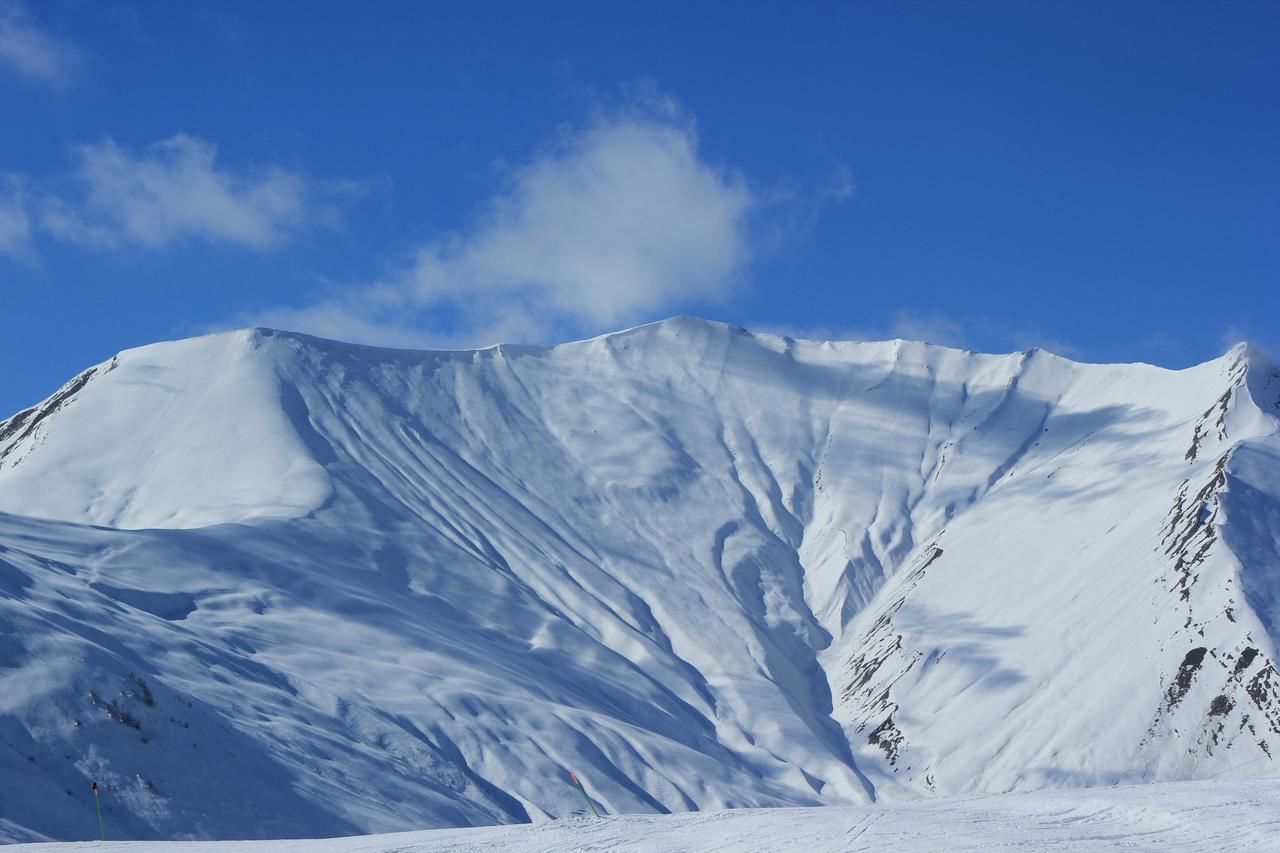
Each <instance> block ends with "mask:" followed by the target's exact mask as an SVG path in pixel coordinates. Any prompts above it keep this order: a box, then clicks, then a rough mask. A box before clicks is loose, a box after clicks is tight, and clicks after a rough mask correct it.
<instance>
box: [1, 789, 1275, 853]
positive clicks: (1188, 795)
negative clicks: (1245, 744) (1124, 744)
mask: <svg viewBox="0 0 1280 853" xmlns="http://www.w3.org/2000/svg"><path fill="white" fill-rule="evenodd" d="M1278 836H1280V778H1278V777H1276V776H1274V775H1273V776H1271V777H1270V778H1268V779H1254V780H1248V781H1228V782H1216V783H1215V782H1176V783H1165V784H1152V785H1140V786H1133V787H1121V788H1104V789H1087V790H1075V791H1053V792H1036V793H1026V794H1001V795H996V796H987V797H979V798H955V799H935V800H923V801H917V802H912V803H900V804H897V805H893V806H889V807H880V808H877V807H849V806H829V807H826V808H816V809H815V808H808V809H740V810H736V811H718V812H692V813H683V814H673V815H627V816H621V817H606V818H603V819H600V820H596V819H594V818H591V817H570V818H566V819H563V820H559V821H555V822H553V823H546V824H542V825H541V826H528V825H523V826H501V827H491V828H481V829H437V830H432V831H428V832H404V833H396V834H392V835H371V836H363V837H356V838H334V839H325V840H317V839H308V840H305V841H231V842H217V841H215V842H187V843H172V842H170V843H163V842H114V843H112V842H108V843H105V844H103V843H81V844H31V845H20V846H19V847H16V848H14V849H15V851H18V850H22V851H28V853H70V851H74V850H102V851H114V852H115V853H159V851H160V850H161V849H163V850H173V851H177V853H265V851H268V850H269V851H279V853H492V851H504V850H506V851H521V853H564V851H585V850H599V851H604V850H620V851H627V850H643V851H647V852H648V853H665V852H666V851H670V853H683V851H690V850H698V851H760V850H805V851H815V853H820V851H831V853H857V851H868V853H871V852H872V851H894V853H938V851H943V850H946V851H989V850H1037V851H1052V850H1061V851H1070V853H1107V851H1134V850H1148V851H1161V853H1178V851H1197V853H1209V851H1222V853H1248V851H1259V853H1262V852H1263V851H1267V852H1268V853H1270V851H1274V850H1276V839H1277V837H1278Z"/></svg>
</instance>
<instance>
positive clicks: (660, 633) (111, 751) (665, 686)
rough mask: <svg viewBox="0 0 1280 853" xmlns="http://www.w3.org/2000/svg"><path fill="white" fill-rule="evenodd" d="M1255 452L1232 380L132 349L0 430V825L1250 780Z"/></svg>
mask: <svg viewBox="0 0 1280 853" xmlns="http://www.w3.org/2000/svg"><path fill="white" fill-rule="evenodd" d="M1278 419H1280V370H1277V368H1276V367H1275V365H1273V364H1271V363H1270V362H1268V361H1267V360H1266V359H1265V358H1264V357H1262V356H1261V355H1260V354H1259V353H1257V352H1254V351H1251V350H1249V349H1248V348H1247V347H1244V346H1240V347H1236V348H1233V349H1232V350H1231V351H1230V352H1228V353H1227V354H1226V355H1224V356H1223V357H1222V358H1219V359H1216V360H1214V361H1211V362H1207V363H1205V364H1203V365H1200V366H1198V367H1194V368H1191V369H1189V370H1183V371H1169V370H1163V369H1160V368H1156V367H1151V366H1148V365H1089V364H1078V363H1074V362H1071V361H1067V360H1065V359H1062V358H1059V357H1057V356H1054V355H1052V354H1050V353H1047V352H1043V351H1038V350H1032V351H1029V352H1025V353H1017V354H1013V355H982V354H975V353H969V352H962V351H957V350H952V349H946V348H942V347H935V346H930V345H927V344H920V343H913V342H908V341H888V342H879V343H854V342H830V343H827V342H813V341H797V340H792V339H789V338H783V337H776V336H770V335H754V334H751V333H748V332H746V331H745V330H743V329H740V328H737V327H732V326H725V325H721V324H715V323H709V322H705V321H701V320H696V319H692V318H676V319H672V320H669V321H665V322H662V323H657V324H654V325H650V326H644V327H640V328H637V329H632V330H629V331H625V332H620V333H617V334H612V335H606V336H603V337H601V338H597V339H593V340H590V341H583V342H579V343H573V344H565V345H562V346H558V347H552V348H534V347H512V346H499V347H494V348H490V349H485V350H479V351H474V352H410V351H400V350H384V349H373V348H366V347H358V346H352V345H347V344H339V343H334V342H330V341H323V340H318V339H314V338H309V337H306V336H303V335H296V334H290V333H283V332H273V331H269V330H260V329H259V330H246V331H239V332H232V333H226V334H220V335H213V336H208V337H204V338H197V339H193V340H187V341H179V342H174V343H166V344H157V345H155V346H150V347H144V348H141V349H137V350H130V351H127V352H124V353H121V354H120V355H118V356H117V357H116V358H114V359H112V360H110V361H109V362H107V363H104V364H102V365H98V366H97V367H94V368H91V369H89V370H87V371H85V372H84V373H82V374H80V375H79V376H77V377H75V378H74V379H73V380H72V381H71V382H70V383H68V385H67V386H65V387H64V388H63V389H61V390H60V391H59V392H58V393H56V394H55V395H54V396H52V397H50V398H49V399H48V400H47V401H45V402H44V403H42V404H40V405H39V406H36V407H35V408H33V409H30V410H27V411H25V412H20V413H18V414H17V415H15V416H14V417H12V418H10V419H9V420H7V421H4V422H0V687H2V689H0V739H2V741H3V744H4V748H0V772H2V773H3V774H4V778H5V779H6V780H20V783H21V784H10V785H9V786H8V789H7V790H6V793H5V796H4V797H3V798H0V835H4V836H7V837H10V838H13V839H42V838H53V839H59V838H75V837H89V836H92V835H93V834H94V832H95V831H96V822H95V819H94V817H93V811H92V800H91V797H90V794H89V790H88V783H89V780H90V779H97V780H98V781H99V782H100V783H101V784H103V785H104V787H105V791H106V799H105V801H104V805H105V807H106V809H107V820H108V823H109V824H110V825H111V826H112V827H113V828H114V832H113V834H114V835H115V836H116V837H138V838H179V837H193V838H207V837H214V838H217V837H222V838H225V837H307V836H317V835H332V834H347V833H357V832H387V831H395V830H402V829H411V828H422V827H431V826H459V825H478V824H486V823H508V822H521V821H529V820H532V821H542V820H546V819H548V818H551V817H558V816H563V815H566V814H571V813H572V812H574V811H575V810H577V809H580V808H581V807H582V802H581V799H580V797H579V795H578V793H577V792H576V791H575V790H574V789H573V788H571V787H569V785H568V781H567V774H568V772H569V771H576V772H577V773H578V774H579V775H580V776H582V777H583V778H584V781H585V782H586V784H587V788H588V791H589V792H590V793H591V795H592V797H593V798H594V799H595V800H596V801H597V802H598V803H599V804H600V805H601V806H603V807H604V809H606V810H608V811H609V812H613V813H623V812H626V813H631V812H665V811H687V810H694V809H715V808H738V807H764V806H797V805H822V804H857V803H865V802H868V801H870V800H872V799H881V800H883V799H906V798H915V797H920V796H927V795H931V794H935V793H936V794H958V793H992V792H1001V791H1009V790H1029V789H1042V788H1063V787H1081V786H1089V785H1101V784H1114V783H1133V782H1147V781H1167V780H1178V779H1190V778H1207V777H1211V776H1216V775H1250V774H1254V773H1259V772H1263V771H1265V770H1267V769H1269V768H1272V767H1273V766H1274V765H1273V763H1272V755H1273V754H1274V753H1275V752H1276V749H1277V746H1280V675H1278V674H1277V670H1276V665H1275V659H1276V645H1275V641H1276V637H1277V636H1280V634H1278V633H1277V632H1278V630H1280V420H1278Z"/></svg>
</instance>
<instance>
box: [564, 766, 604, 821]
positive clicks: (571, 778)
mask: <svg viewBox="0 0 1280 853" xmlns="http://www.w3.org/2000/svg"><path fill="white" fill-rule="evenodd" d="M569 781H570V782H572V783H573V785H574V787H575V788H577V789H578V793H580V794H582V799H584V800H586V801H587V808H589V809H591V813H592V814H593V815H595V816H596V817H600V812H598V811H596V804H595V803H593V802H591V798H590V797H588V796H587V789H586V788H584V787H582V781H581V780H580V779H578V777H577V775H576V774H574V773H570V774H569Z"/></svg>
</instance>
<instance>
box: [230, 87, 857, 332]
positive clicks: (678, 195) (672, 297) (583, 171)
mask: <svg viewBox="0 0 1280 853" xmlns="http://www.w3.org/2000/svg"><path fill="white" fill-rule="evenodd" d="M838 177H839V178H840V186H839V187H837V188H836V189H835V190H833V192H834V193H835V194H837V195H843V194H847V188H848V179H847V175H845V174H844V173H841V174H840V175H839V176H838ZM771 206H773V200H772V199H770V197H769V194H768V193H762V192H760V191H758V190H757V189H755V188H754V187H753V186H752V185H751V183H750V182H749V181H748V180H747V179H746V177H745V176H743V175H742V174H741V173H739V172H737V171H736V170H734V169H732V168H729V167H727V166H724V165H721V164H718V163H715V162H714V161H712V160H711V159H709V158H708V157H707V156H706V155H705V154H704V153H703V152H702V151H701V150H700V146H699V139H698V134H697V130H696V128H695V126H694V123H693V122H692V120H691V119H690V118H689V116H688V115H687V114H686V113H684V112H683V111H682V110H680V108H679V107H677V106H676V105H675V104H674V102H672V101H671V100H670V99H669V98H661V97H652V96H651V97H646V98H642V99H640V100H639V101H638V102H636V103H632V104H631V105H629V106H627V107H626V108H624V109H622V110H618V111H614V112H612V113H607V114H606V113H601V114H599V115H597V116H596V117H595V118H593V119H592V120H590V121H588V122H586V123H585V124H583V125H580V126H578V127H575V128H570V129H567V130H565V131H563V132H562V133H561V134H560V135H559V136H558V137H557V138H556V139H555V140H554V142H553V143H552V144H551V145H550V146H548V147H547V148H546V149H545V150H543V151H541V152H540V153H539V154H538V155H537V156H534V157H532V158H530V159H528V160H527V161H525V162H523V163H521V164H519V165H517V166H515V167H512V168H509V169H508V170H507V171H506V173H505V174H504V175H503V180H502V183H501V186H500V188H499V190H498V191H497V192H496V193H495V194H494V195H493V196H492V197H491V198H490V199H489V200H488V201H487V202H486V203H484V204H483V205H482V206H481V209H480V211H479V212H478V214H477V215H476V216H475V217H474V219H473V221H472V222H471V224H470V226H469V227H468V228H467V229H466V230H464V231H463V232H461V233H454V234H448V235H445V236H442V237H439V238H436V239H432V240H430V241H428V242H426V243H425V244H422V245H419V246H417V247H416V248H414V249H413V250H412V251H411V252H410V253H409V256H408V258H407V259H406V261H405V262H404V263H403V264H402V265H401V266H400V267H399V268H398V269H396V270H395V271H394V272H393V273H392V274H391V275H389V276H386V277H385V278H384V279H383V280H381V281H378V282H376V283H374V284H369V285H363V286H355V287H351V288H347V289H346V290H343V291H335V292H332V293H330V294H329V295H328V296H327V297H325V298H321V299H319V300H317V301H316V302H314V303H312V304H311V305H308V306H304V307H282V308H277V309H273V310H270V311H266V312H262V313H260V314H258V315H256V316H253V317H250V318H241V320H249V321H252V322H257V323H261V324H264V325H275V326H282V327H286V328H293V329H298V330H301V331H308V332H312V333H315V334H320V335H324V336H327V337H338V338H343V339H347V340H358V341H364V342H370V343H391V344H400V345H436V346H439V345H446V346H447V345H455V346H462V345H482V344H488V343H493V342H496V341H502V340H508V341H509V340H516V341H520V340H523V341H531V340H547V339H549V338H553V337H564V336H567V335H575V334H580V333H584V332H588V331H593V330H598V329H600V328H602V327H605V326H617V325H620V324H626V323H630V322H633V321H638V320H641V319H648V318H650V317H652V316H653V315H654V314H655V313H659V312H662V311H666V310H669V309H671V308H673V307H683V306H686V305H690V304H696V303H698V302H706V301H715V300H718V299H721V298H723V297H725V296H726V295H728V294H729V292H730V291H731V290H733V289H734V288H735V287H741V286H743V285H744V282H745V272H746V269H747V267H748V265H749V263H750V261H751V259H752V257H753V255H754V253H755V251H756V241H755V239H754V238H755V237H757V236H758V234H759V232H760V231H761V230H762V229H761V228H760V227H759V226H760V219H761V216H762V214H764V213H766V212H767V211H769V210H770V208H771Z"/></svg>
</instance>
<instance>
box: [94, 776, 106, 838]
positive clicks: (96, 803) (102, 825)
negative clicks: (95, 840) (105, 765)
mask: <svg viewBox="0 0 1280 853" xmlns="http://www.w3.org/2000/svg"><path fill="white" fill-rule="evenodd" d="M93 805H94V806H95V807H96V808H97V810H98V834H99V835H101V836H102V840H103V841H106V840H107V825H106V824H105V823H103V822H102V801H101V800H99V799H98V783H97V782H94V783H93Z"/></svg>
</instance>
